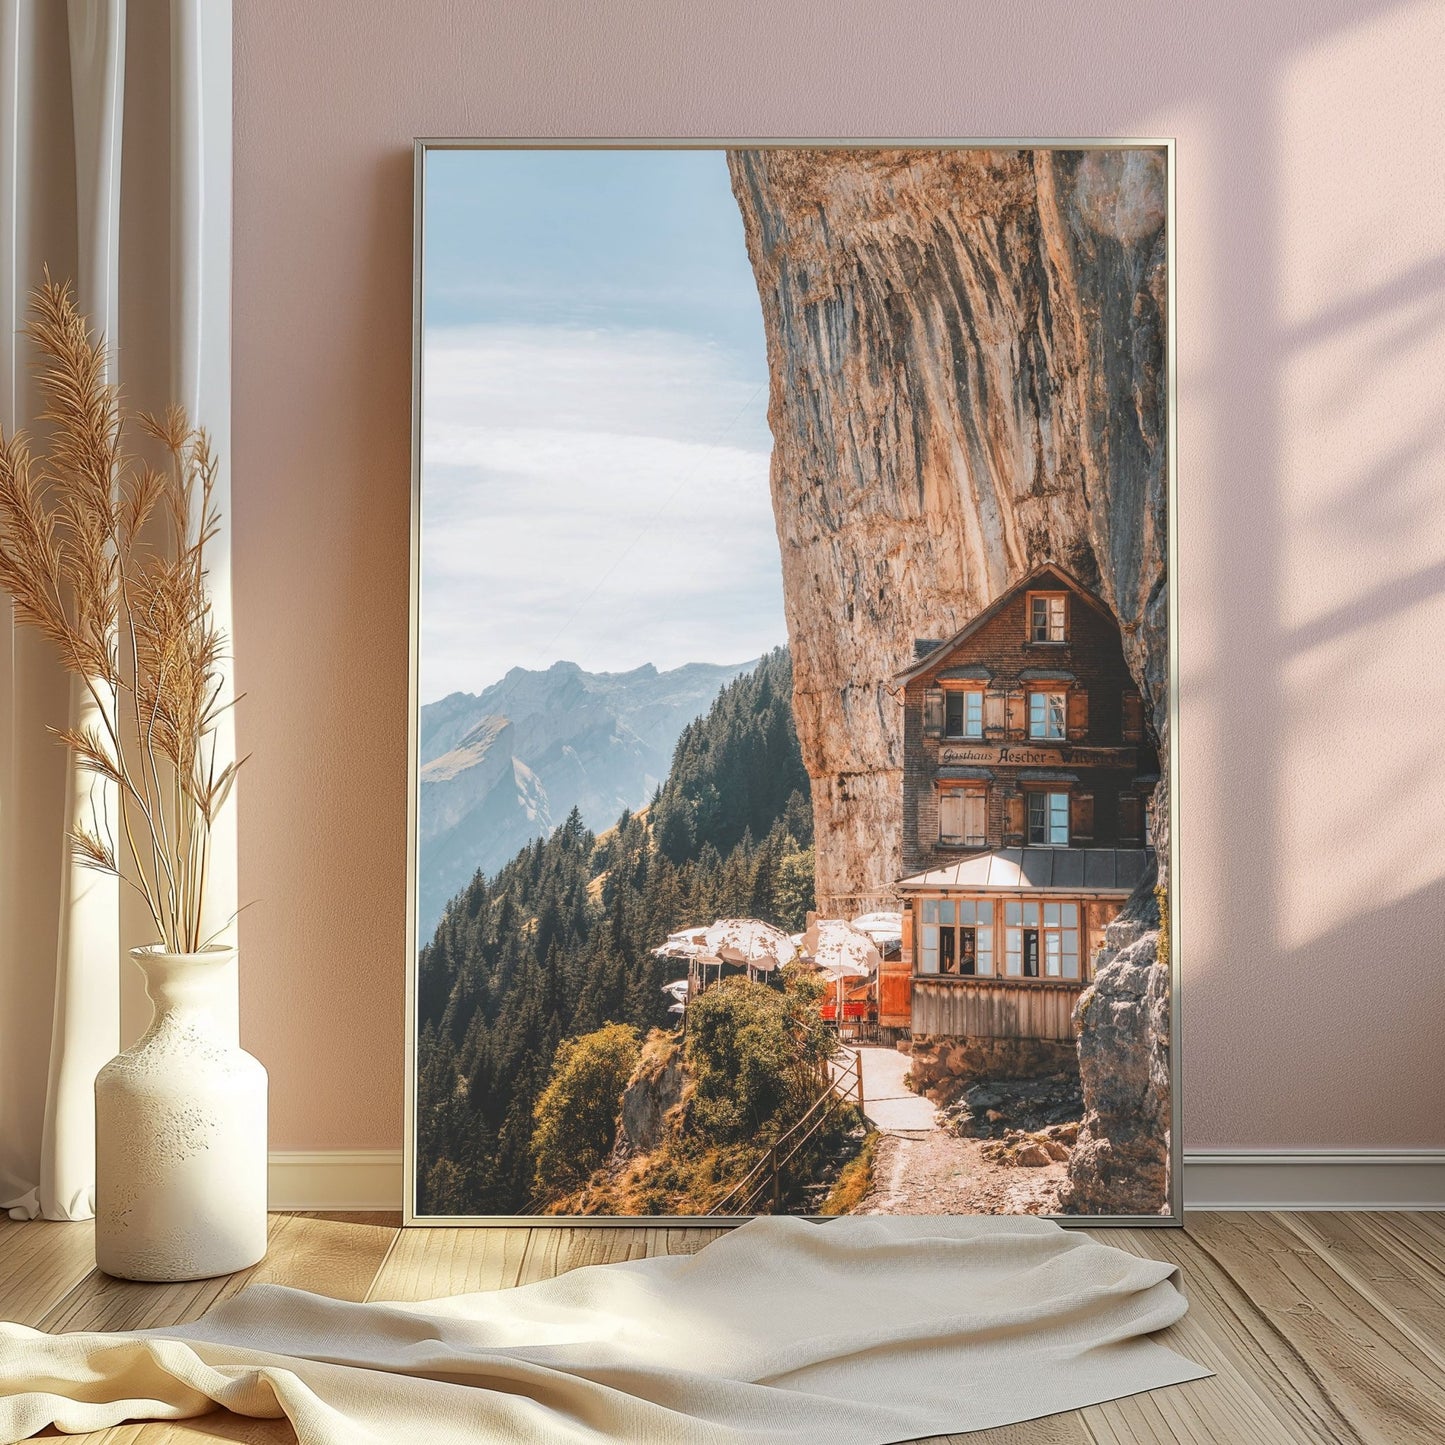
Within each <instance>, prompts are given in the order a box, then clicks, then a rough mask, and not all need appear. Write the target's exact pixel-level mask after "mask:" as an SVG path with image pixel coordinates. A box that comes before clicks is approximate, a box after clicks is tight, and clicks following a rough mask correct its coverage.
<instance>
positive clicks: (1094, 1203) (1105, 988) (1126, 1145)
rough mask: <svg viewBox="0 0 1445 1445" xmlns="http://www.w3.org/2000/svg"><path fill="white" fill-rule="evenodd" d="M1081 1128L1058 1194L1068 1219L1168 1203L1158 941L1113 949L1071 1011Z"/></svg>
mask: <svg viewBox="0 0 1445 1445" xmlns="http://www.w3.org/2000/svg"><path fill="white" fill-rule="evenodd" d="M1075 1019H1076V1021H1077V1023H1078V1025H1079V1074H1080V1078H1081V1080H1082V1082H1083V1087H1084V1123H1083V1128H1082V1129H1081V1130H1080V1131H1079V1136H1078V1143H1077V1145H1076V1146H1075V1148H1074V1150H1073V1152H1072V1154H1071V1155H1070V1158H1069V1178H1068V1182H1067V1183H1066V1184H1065V1186H1064V1189H1063V1191H1062V1194H1061V1196H1060V1204H1061V1207H1062V1208H1063V1209H1064V1210H1065V1212H1067V1213H1070V1214H1099V1213H1108V1214H1158V1213H1161V1212H1163V1210H1164V1209H1165V1208H1166V1207H1167V1201H1168V1197H1169V1140H1170V1123H1171V1121H1170V1110H1169V970H1168V969H1167V968H1166V967H1164V966H1163V965H1161V964H1160V963H1159V961H1158V933H1157V932H1156V931H1151V932H1149V933H1146V934H1144V935H1143V936H1142V937H1140V938H1139V939H1137V941H1135V942H1134V943H1131V944H1129V945H1128V946H1127V947H1125V948H1123V949H1122V950H1120V951H1119V952H1118V953H1116V954H1115V955H1114V957H1113V958H1112V959H1111V960H1110V962H1108V963H1107V964H1105V965H1104V967H1103V968H1102V969H1101V970H1100V971H1099V974H1098V977H1097V978H1096V979H1095V981H1094V984H1093V985H1092V987H1090V988H1088V989H1086V990H1085V991H1084V993H1083V994H1082V995H1080V998H1079V1003H1078V1005H1077V1007H1076V1009H1075Z"/></svg>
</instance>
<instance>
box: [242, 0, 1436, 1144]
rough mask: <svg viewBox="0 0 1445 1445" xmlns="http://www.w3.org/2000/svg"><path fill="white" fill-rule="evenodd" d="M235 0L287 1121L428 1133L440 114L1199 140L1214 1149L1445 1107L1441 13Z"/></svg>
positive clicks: (524, 124)
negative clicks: (430, 641) (427, 327)
mask: <svg viewBox="0 0 1445 1445" xmlns="http://www.w3.org/2000/svg"><path fill="white" fill-rule="evenodd" d="M235 9H236V196H235V208H236V211H235V213H236V221H235V226H236V234H235V247H236V249H235V308H236V321H235V416H234V426H235V440H234V467H235V502H234V507H235V529H236V547H237V553H236V556H235V579H236V613H237V623H236V645H237V655H238V669H239V672H240V680H241V685H242V687H243V688H244V689H245V691H246V693H247V698H246V700H245V702H243V704H242V711H241V714H240V727H241V732H242V745H243V747H244V748H245V749H246V750H254V754H255V756H254V759H253V761H252V763H251V764H250V767H249V770H248V776H247V778H246V781H245V784H244V791H243V795H242V799H241V827H242V856H241V869H242V876H241V884H242V896H243V897H246V898H255V899H257V900H258V902H257V904H256V906H255V907H254V908H253V909H252V910H251V911H250V912H248V913H247V914H245V915H244V918H243V925H242V926H243V957H244V960H245V965H244V970H243V973H244V983H243V1009H244V1030H245V1036H246V1039H247V1041H248V1043H249V1045H250V1046H251V1047H252V1048H254V1049H255V1050H256V1052H257V1053H258V1054H259V1055H260V1056H261V1058H262V1059H263V1060H264V1061H265V1063H266V1065H267V1066H268V1068H269V1069H270V1070H271V1077H272V1089H273V1100H274V1102H273V1106H272V1108H273V1112H272V1121H273V1122H272V1129H273V1143H274V1145H275V1147H278V1148H283V1149H286V1148H290V1149H300V1148H306V1149H319V1148H345V1147H358V1148H359V1147H384V1146H388V1145H394V1144H396V1143H398V1142H399V1140H400V1137H401V1075H402V959H403V940H402V932H403V928H402V915H403V901H404V885H403V877H404V852H405V849H404V838H403V830H404V818H405V765H406V759H405V742H406V713H407V696H406V646H407V643H406V634H407V525H408V522H407V507H408V488H409V477H408V471H409V461H408V408H409V385H410V383H409V369H410V352H411V150H410V141H411V138H412V136H414V135H490V136H506V135H538V136H548V135H558V136H569V135H615V136H668V135H679V136H690V135H702V136H706V135H714V136H808V135H818V136H833V135H837V136H860V137H894V136H939V137H949V136H988V135H1040V136H1047V135H1055V136H1070V135H1079V136H1110V135H1149V136H1163V135H1172V136H1175V137H1177V139H1178V153H1177V154H1178V214H1179V231H1178V285H1179V312H1180V314H1179V318H1178V320H1179V385H1178V399H1179V418H1180V428H1179V454H1180V462H1181V465H1180V499H1181V518H1180V520H1181V528H1182V538H1183V539H1182V546H1181V550H1180V555H1179V557H1178V558H1177V564H1176V574H1177V583H1178V586H1179V588H1180V596H1181V602H1182V607H1183V619H1184V620H1183V626H1182V629H1181V634H1182V635H1181V639H1180V642H1181V649H1182V676H1181V682H1182V687H1183V707H1184V718H1183V728H1182V737H1181V742H1182V759H1183V769H1184V782H1183V790H1182V798H1181V803H1182V814H1183V817H1182V827H1181V839H1182V848H1183V857H1182V865H1181V876H1180V884H1181V900H1182V907H1183V909H1184V914H1185V917H1184V935H1183V938H1182V941H1181V945H1180V946H1181V953H1182V957H1183V967H1184V973H1185V1000H1184V1005H1185V1013H1184V1021H1185V1023H1184V1027H1185V1065H1184V1078H1185V1095H1184V1107H1185V1117H1186V1144H1187V1146H1188V1147H1190V1148H1194V1149H1198V1148H1209V1147H1215V1148H1218V1147H1230V1146H1248V1145H1257V1146H1286V1145H1296V1146H1307V1145H1314V1146H1329V1145H1336V1146H1352V1145H1357V1146H1368V1145H1376V1146H1387V1145H1445V1114H1442V1111H1441V1109H1440V1099H1441V1097H1442V1094H1445V1049H1442V1047H1441V1043H1440V1032H1439V1026H1440V1022H1441V1020H1442V1018H1445V957H1442V955H1445V941H1442V939H1445V748H1442V747H1441V746H1440V744H1439V742H1438V738H1437V735H1438V733H1439V731H1440V727H1441V719H1442V713H1445V667H1442V665H1441V645H1440V644H1441V639H1442V638H1445V430H1442V427H1441V412H1442V400H1441V398H1442V391H1441V377H1442V376H1445V201H1442V197H1445V104H1442V96H1445V89H1442V87H1441V85H1440V80H1439V73H1438V64H1439V57H1440V56H1441V55H1442V54H1445V9H1442V8H1441V7H1440V6H1438V5H1436V4H1434V3H1431V0H1425V3H1418V4H1405V5H1391V4H1370V3H1353V4H1346V3H1341V0H1319V3H1315V4H1312V5H1310V6H1300V5H1295V4H1291V3H1287V0H1285V3H1281V0H1276V3H1274V4H1273V5H1270V4H1263V3H1246V0H1237V3H1233V4H1227V3H1221V4H1213V5H1201V4H1198V3H1181V0H1172V3H1168V4H1161V3H1147V0H1135V3H1123V0H1110V3H1101V0H1095V3H1092V4H1090V5H1087V6H1075V7H1069V6H1060V5H1055V4H1048V3H1042V0H1026V3H1025V0H1014V3H1008V4H1005V3H995V4H992V5H987V6H985V5H981V4H976V3H955V4H951V5H945V4H940V3H937V0H766V3H764V0H718V3H716V4H713V5H709V6H684V5H676V4H670V3H664V0H612V3H608V4H597V3H595V0H558V3H552V4H548V5H530V6H529V5H514V4H503V3H499V0H484V3H474V4H470V5H467V4H460V3H456V0H412V3H410V4H398V3H395V0H314V3H312V4H307V5H297V4H295V3H293V0H236V7H235Z"/></svg>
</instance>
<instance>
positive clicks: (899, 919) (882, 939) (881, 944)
mask: <svg viewBox="0 0 1445 1445" xmlns="http://www.w3.org/2000/svg"><path fill="white" fill-rule="evenodd" d="M853 927H854V928H856V929H858V931H859V932H860V933H866V934H867V935H868V937H869V938H871V939H872V940H873V942H874V943H876V944H877V945H878V952H879V953H880V954H881V953H887V952H889V951H890V950H891V949H894V948H902V947H903V915H902V913H888V912H881V913H862V914H860V915H859V916H858V917H857V918H855V919H854V920H853Z"/></svg>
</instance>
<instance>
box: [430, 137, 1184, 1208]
mask: <svg viewBox="0 0 1445 1445" xmlns="http://www.w3.org/2000/svg"><path fill="white" fill-rule="evenodd" d="M417 156H418V172H417V181H418V222H417V234H418V260H419V270H418V282H417V312H418V324H417V347H418V354H417V362H418V364H417V368H416V375H417V388H416V522H415V536H414V556H415V568H414V570H415V583H416V589H415V590H416V602H415V616H414V632H415V638H414V682H415V689H414V693H415V696H414V703H415V708H414V715H413V743H414V747H413V783H414V787H413V797H412V803H413V828H412V836H413V849H412V865H413V878H412V889H411V906H412V924H413V927H412V929H411V941H410V944H409V949H408V960H407V966H408V972H409V988H408V1005H409V1007H408V1035H409V1050H410V1053H409V1064H408V1067H409V1079H408V1109H409V1120H408V1124H409V1136H408V1160H407V1163H408V1192H409V1199H408V1218H409V1220H410V1221H411V1222H421V1223H425V1222H428V1221H449V1222H455V1221H456V1220H459V1219H460V1220H474V1221H477V1222H487V1221H494V1220H508V1219H513V1218H516V1217H518V1216H526V1217H529V1218H530V1219H532V1220H534V1221H545V1220H548V1219H558V1220H560V1219H568V1218H575V1217H579V1216H580V1217H586V1218H589V1219H596V1220H628V1219H633V1218H636V1217H639V1216H646V1217H657V1216H666V1217H673V1218H684V1219H729V1218H739V1217H745V1216H748V1215H752V1214H758V1213H779V1212H784V1213H797V1214H806V1215H824V1216H826V1215H836V1214H844V1213H861V1214H885V1215H886V1214H953V1213H1035V1214H1050V1215H1056V1216H1059V1217H1063V1218H1068V1217H1074V1216H1086V1217H1089V1218H1093V1219H1100V1218H1106V1219H1127V1220H1131V1221H1152V1222H1161V1221H1162V1222H1168V1221H1169V1220H1172V1219H1175V1218H1177V1217H1178V1212H1179V1200H1178V1190H1177V1170H1175V1169H1174V1167H1173V1158H1174V1145H1175V1141H1176V1138H1177V1128H1176V1127H1175V1120H1176V1118H1177V1087H1176V1079H1177V1047H1176V1038H1175V1035H1174V1028H1173V1021H1172V1016H1173V1008H1172V1004H1173V992H1174V978H1175V969H1176V966H1177V965H1176V961H1177V946H1176V944H1175V942H1174V935H1175V930H1173V929H1172V927H1171V919H1172V916H1173V913H1174V909H1173V906H1172V893H1171V890H1170V888H1169V878H1170V868H1169V859H1170V821H1171V817H1172V813H1173V809H1172V806H1171V805H1172V801H1173V797H1174V787H1173V774H1172V771H1171V749H1170V741H1171V732H1172V728H1171V723H1172V709H1173V702H1174V673H1173V649H1172V634H1173V626H1172V606H1171V598H1170V590H1169V567H1168V562H1169V550H1170V548H1169V539H1170V532H1171V521H1172V508H1171V500H1170V499H1171V477H1172V471H1173V468H1172V463H1171V451H1172V447H1171V437H1172V427H1171V419H1170V397H1169V380H1170V372H1171V368H1170V366H1169V362H1168V357H1169V344H1168V339H1167V338H1168V316H1169V306H1168V297H1169V288H1170V275H1169V187H1170V164H1171V154H1170V149H1169V147H1168V145H1167V144H1166V143H1154V142H1118V143H1104V144H1100V143H1089V144H1079V145H1076V146H1057V145H1051V146H1041V145H1038V146H1036V145H1029V144H1027V143H1007V144H1006V143H989V144H988V145H973V146H970V145H928V146H897V147H881V146H869V147H857V146H849V145H846V144H844V145H819V144H808V145H787V144H781V145H775V144H769V145H746V146H738V147H736V148H727V147H718V146H664V145H660V146H650V147H621V146H614V145H606V144H597V145H593V144H585V145H584V144H577V145H572V146H566V145H563V146H550V145H549V146H541V145H535V146H534V145H517V144H515V143H509V144H507V145H505V146H502V145H495V146H494V145H489V144H484V143H465V142H422V143H419V144H418V152H417Z"/></svg>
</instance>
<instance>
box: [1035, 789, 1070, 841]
mask: <svg viewBox="0 0 1445 1445" xmlns="http://www.w3.org/2000/svg"><path fill="white" fill-rule="evenodd" d="M1028 798H1029V843H1030V844H1031V845H1032V846H1034V847H1038V848H1067V847H1068V846H1069V795H1068V794H1067V793H1030V794H1029V795H1028Z"/></svg>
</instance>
